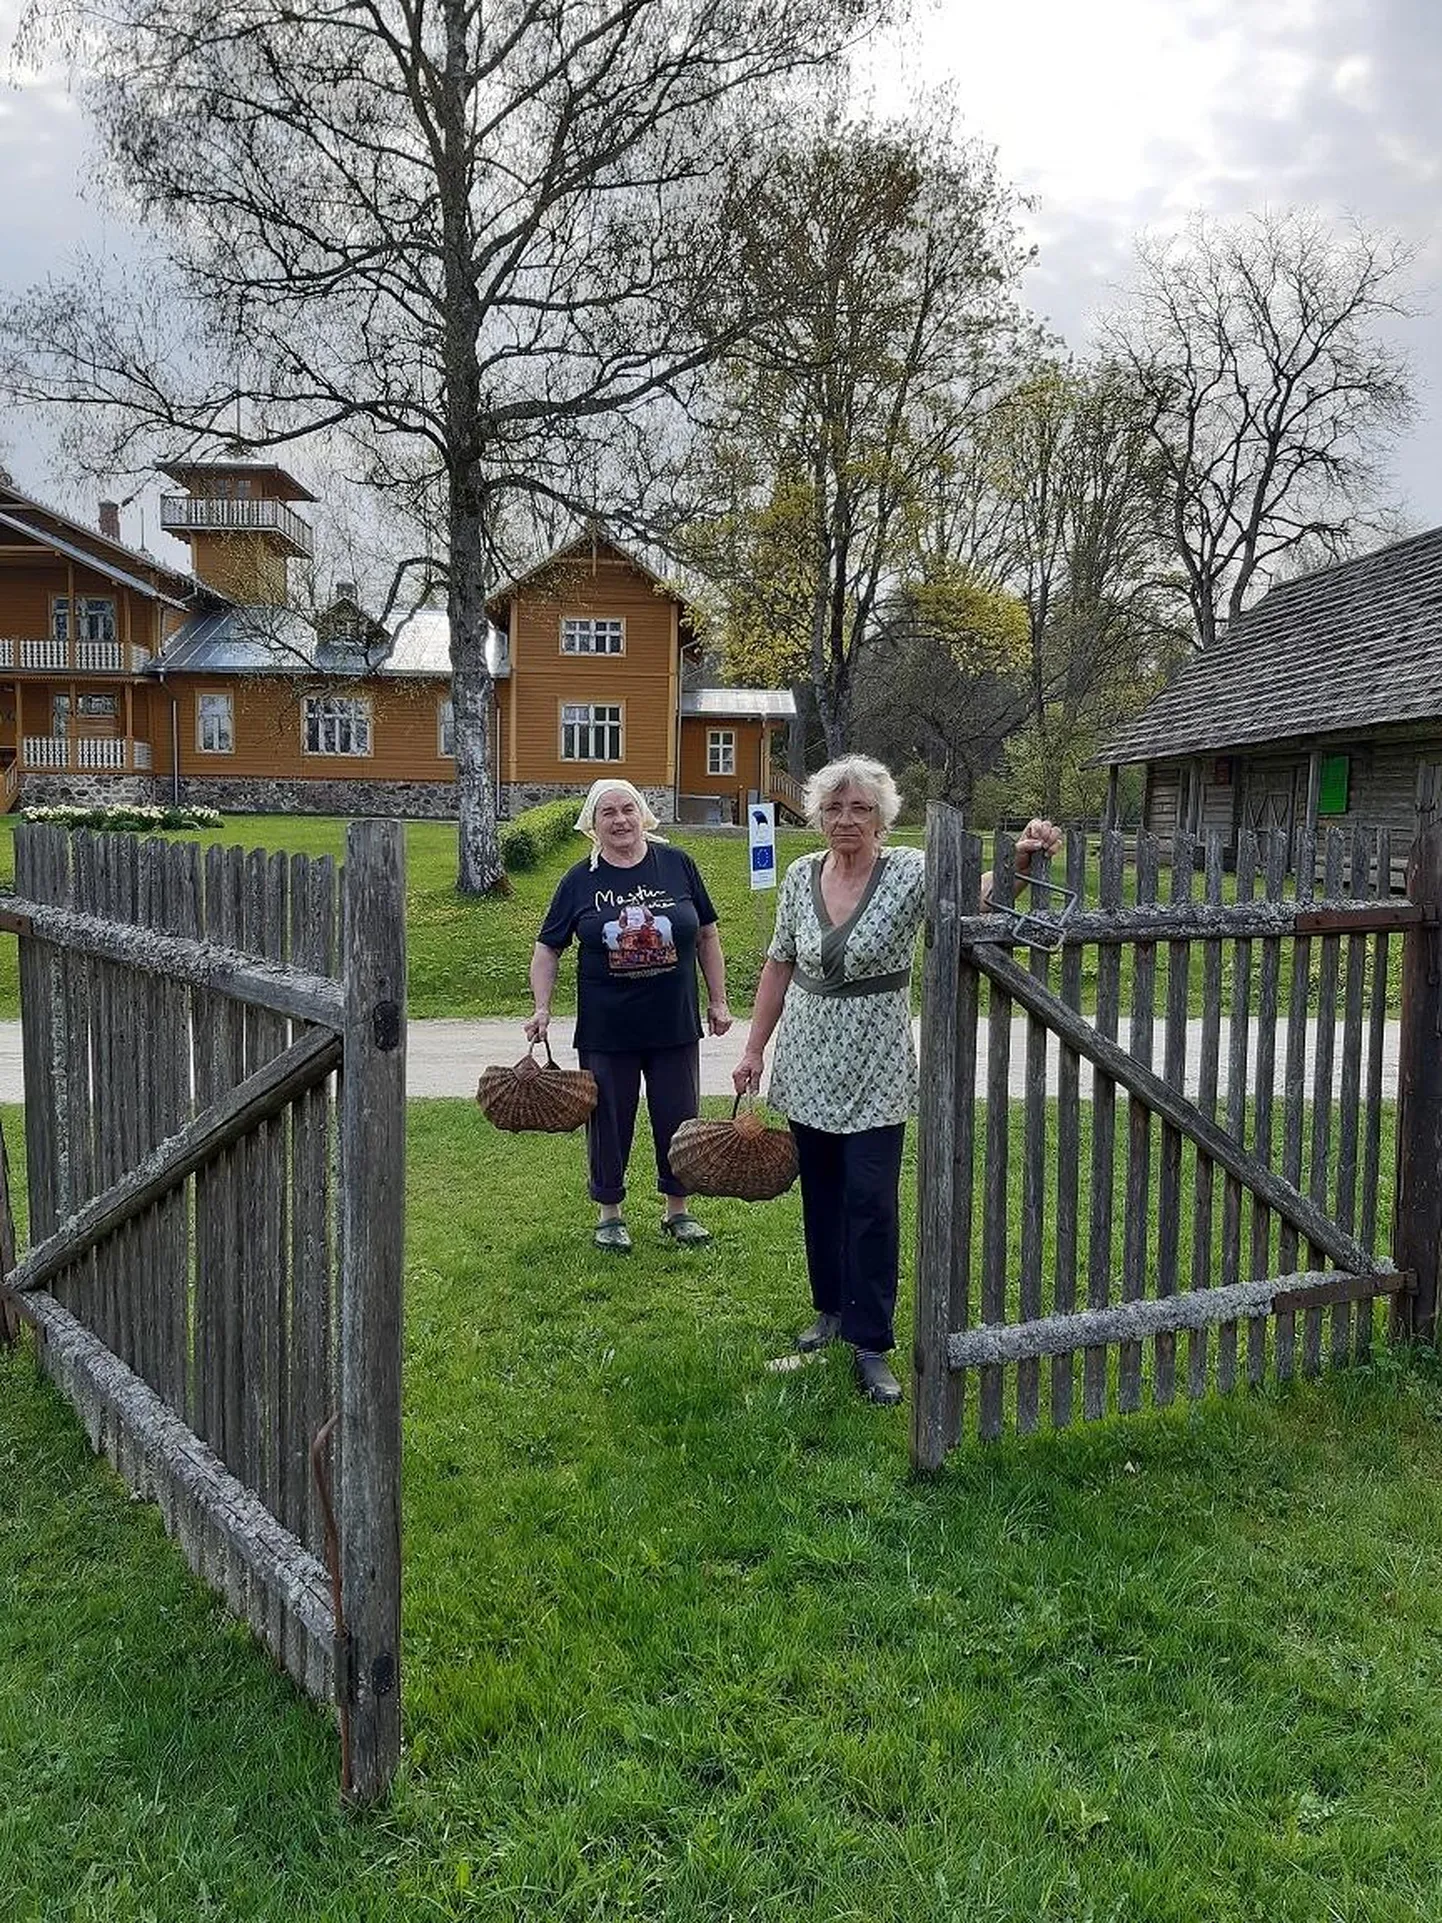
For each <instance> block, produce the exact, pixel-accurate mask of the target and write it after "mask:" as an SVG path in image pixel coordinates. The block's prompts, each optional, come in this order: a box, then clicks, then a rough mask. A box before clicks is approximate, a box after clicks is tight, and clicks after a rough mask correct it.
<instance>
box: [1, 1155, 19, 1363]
mask: <svg viewBox="0 0 1442 1923" xmlns="http://www.w3.org/2000/svg"><path fill="white" fill-rule="evenodd" d="M14 1266H15V1216H14V1212H13V1210H12V1209H11V1207H10V1157H9V1154H8V1153H7V1151H6V1148H5V1136H4V1134H3V1132H0V1276H4V1275H8V1274H9V1273H10V1271H11V1270H12V1269H13V1268H14ZM19 1338H20V1311H19V1310H18V1309H17V1308H16V1307H15V1305H14V1303H13V1302H12V1301H11V1300H10V1298H9V1297H8V1296H6V1295H4V1294H0V1349H10V1348H13V1347H14V1346H15V1344H16V1342H17V1341H18V1340H19Z"/></svg>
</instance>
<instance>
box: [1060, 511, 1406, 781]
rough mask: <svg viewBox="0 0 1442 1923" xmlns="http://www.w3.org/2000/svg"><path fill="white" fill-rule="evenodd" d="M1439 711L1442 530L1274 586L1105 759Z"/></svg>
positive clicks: (1119, 737) (1121, 735)
mask: <svg viewBox="0 0 1442 1923" xmlns="http://www.w3.org/2000/svg"><path fill="white" fill-rule="evenodd" d="M1439 718H1442V528H1434V529H1433V530H1432V531H1431V533H1429V534H1416V535H1413V536H1412V537H1411V538H1410V539H1409V540H1406V541H1396V542H1394V543H1393V544H1392V545H1391V546H1390V547H1385V548H1379V549H1378V550H1377V552H1376V553H1375V554H1364V555H1363V556H1362V557H1361V558H1360V559H1359V560H1356V561H1339V562H1337V563H1336V564H1335V565H1334V566H1332V567H1326V568H1319V569H1318V570H1317V572H1316V573H1315V574H1305V575H1302V576H1300V577H1299V578H1298V579H1297V580H1295V581H1286V582H1283V583H1281V585H1279V586H1277V587H1274V588H1271V589H1270V590H1269V591H1268V592H1267V593H1266V594H1264V595H1263V596H1262V598H1261V600H1260V601H1258V602H1257V604H1256V606H1255V607H1253V608H1249V609H1248V610H1247V612H1246V613H1245V614H1244V615H1242V616H1241V617H1240V619H1239V620H1237V621H1236V622H1234V623H1233V625H1232V628H1231V630H1230V632H1229V633H1228V634H1227V636H1226V638H1225V639H1224V640H1222V641H1219V642H1218V643H1217V644H1216V645H1215V646H1214V647H1212V648H1209V649H1208V650H1207V652H1206V653H1205V654H1201V655H1197V656H1196V657H1195V658H1194V659H1193V660H1191V661H1189V662H1188V663H1187V665H1186V667H1185V668H1183V670H1182V672H1181V673H1180V674H1179V675H1178V676H1177V678H1176V680H1175V681H1174V682H1173V683H1172V684H1171V686H1170V687H1169V688H1166V689H1164V690H1163V691H1162V693H1161V694H1159V695H1158V696H1157V697H1156V699H1155V700H1154V701H1151V702H1149V703H1148V705H1147V706H1146V707H1145V708H1143V709H1142V711H1141V713H1140V714H1139V715H1137V716H1136V717H1135V718H1134V719H1133V720H1131V721H1129V722H1128V723H1127V725H1126V726H1125V727H1124V728H1122V729H1121V730H1120V731H1119V732H1118V733H1117V734H1116V735H1115V736H1114V737H1113V739H1112V740H1111V741H1110V742H1109V743H1108V744H1107V746H1106V747H1105V748H1104V749H1103V750H1102V752H1101V753H1100V754H1099V755H1098V756H1097V760H1098V761H1100V762H1104V763H1106V762H1127V761H1152V760H1156V759H1158V758H1160V757H1162V756H1168V757H1170V756H1172V755H1186V754H1204V753H1211V752H1214V751H1216V750H1219V749H1223V748H1237V747H1244V746H1247V745H1248V744H1250V743H1253V742H1269V741H1291V740H1296V739H1298V738H1299V737H1307V736H1313V735H1319V734H1341V733H1350V732H1352V731H1354V730H1360V729H1369V728H1377V727H1384V726H1387V725H1388V724H1390V723H1395V722H1403V721H1431V720H1437V719H1439Z"/></svg>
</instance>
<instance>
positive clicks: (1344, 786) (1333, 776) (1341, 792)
mask: <svg viewBox="0 0 1442 1923" xmlns="http://www.w3.org/2000/svg"><path fill="white" fill-rule="evenodd" d="M1351 785H1352V758H1351V756H1350V755H1323V756H1322V759H1321V764H1320V766H1319V767H1318V769H1317V813H1318V814H1319V815H1345V814H1346V812H1347V801H1348V795H1349V790H1350V788H1351Z"/></svg>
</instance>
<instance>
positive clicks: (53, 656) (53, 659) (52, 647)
mask: <svg viewBox="0 0 1442 1923" xmlns="http://www.w3.org/2000/svg"><path fill="white" fill-rule="evenodd" d="M20 665H21V667H22V668H68V667H70V666H71V665H72V664H71V660H70V647H69V644H68V642H65V641H59V640H57V639H56V637H55V636H54V635H53V634H46V635H26V637H25V638H24V640H23V641H22V642H21V643H20ZM74 665H76V666H77V667H78V666H79V663H78V662H77V663H75V664H74Z"/></svg>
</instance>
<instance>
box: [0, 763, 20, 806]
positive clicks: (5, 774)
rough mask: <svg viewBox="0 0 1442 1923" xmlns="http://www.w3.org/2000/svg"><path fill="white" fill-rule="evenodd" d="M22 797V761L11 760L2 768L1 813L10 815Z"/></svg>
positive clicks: (0, 774) (0, 786) (0, 775)
mask: <svg viewBox="0 0 1442 1923" xmlns="http://www.w3.org/2000/svg"><path fill="white" fill-rule="evenodd" d="M19 799H20V763H19V761H18V760H16V761H11V762H8V763H7V764H6V766H5V767H4V768H0V815H8V814H9V813H10V811H11V809H12V808H14V806H15V804H16V802H17V801H19Z"/></svg>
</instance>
